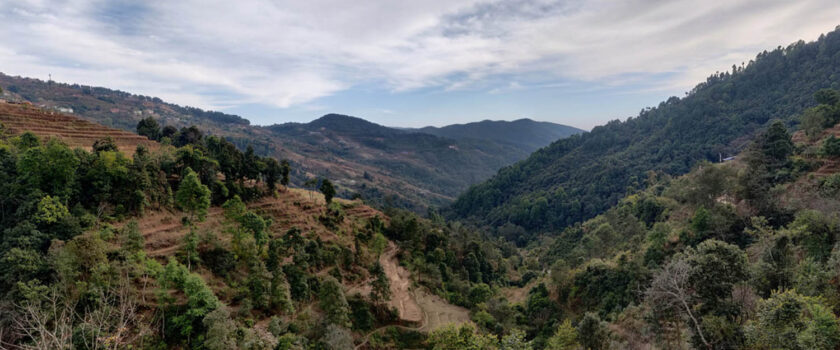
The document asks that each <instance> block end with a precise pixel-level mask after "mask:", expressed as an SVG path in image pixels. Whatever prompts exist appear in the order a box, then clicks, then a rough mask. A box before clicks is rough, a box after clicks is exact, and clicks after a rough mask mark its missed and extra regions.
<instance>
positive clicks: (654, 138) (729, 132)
mask: <svg viewBox="0 0 840 350" xmlns="http://www.w3.org/2000/svg"><path fill="white" fill-rule="evenodd" d="M838 74H840V31H834V32H831V33H828V34H826V35H823V36H821V37H820V38H819V40H817V41H815V42H811V43H805V42H802V41H800V42H797V43H795V44H792V45H790V46H788V47H785V48H782V47H779V48H778V49H776V50H773V51H769V52H762V53H760V54H759V55H758V56H757V57H756V59H755V60H753V61H750V62H749V63H746V64H743V65H740V66H733V67H732V71H731V72H721V73H716V74H714V75H712V76H710V77H709V78H708V79H707V80H706V81H705V82H703V83H701V84H699V85H697V86H696V87H695V88H694V89H693V90H692V91H690V92H688V93H687V95H686V96H685V97H683V98H677V97H672V98H670V99H668V100H667V101H664V102H662V103H660V104H659V105H658V106H656V107H654V108H645V109H644V110H642V111H641V112H640V113H639V115H638V116H636V117H632V118H628V119H627V120H626V121H623V122H621V121H613V122H610V123H607V124H606V125H603V126H599V127H596V128H594V129H593V130H592V131H591V132H589V133H585V134H582V135H577V136H573V137H570V138H568V139H563V140H559V141H557V142H555V143H553V144H552V145H550V146H548V147H545V148H543V149H541V150H539V151H537V152H535V153H534V154H532V155H531V156H530V157H529V158H528V159H526V160H524V161H521V162H519V163H516V164H514V165H511V166H508V167H505V168H503V169H501V170H500V171H499V172H498V174H497V175H495V176H494V177H493V178H491V179H490V180H488V181H486V182H484V183H481V184H478V185H475V186H473V187H472V188H470V189H469V190H468V191H467V192H466V193H465V194H463V195H462V196H461V197H459V198H458V200H457V201H456V202H455V203H454V204H453V205H452V206H451V208H450V215H449V217H451V218H461V219H469V220H471V221H474V222H476V223H477V224H479V225H483V224H486V225H490V226H491V227H499V226H501V225H504V224H507V223H510V224H512V225H515V226H518V227H521V228H524V229H525V230H526V231H528V232H529V233H531V234H533V233H537V232H545V231H561V230H563V229H564V228H565V227H568V226H570V225H573V224H575V223H579V222H581V221H583V220H586V219H588V218H591V217H594V216H595V215H598V214H600V213H602V212H603V211H604V210H606V209H607V208H609V207H610V206H612V205H614V204H616V203H617V202H618V201H619V200H620V199H621V198H623V197H624V196H625V195H626V194H627V193H629V191H633V190H634V189H638V188H642V187H644V186H645V180H646V179H647V177H648V175H647V174H648V172H650V171H654V172H662V173H666V174H670V175H679V174H684V173H686V172H688V171H689V170H690V169H691V168H692V167H693V166H694V165H696V164H697V163H698V162H701V161H718V160H719V159H720V158H721V156H722V157H727V156H732V155H735V154H736V153H738V152H739V151H740V150H742V149H743V148H744V146H745V145H746V140H748V139H749V138H750V137H751V136H750V135H753V134H754V133H755V132H756V131H758V130H761V128H763V127H765V126H766V125H767V123H768V122H769V121H771V120H775V119H779V120H782V121H783V122H784V123H785V125H787V126H792V125H795V124H796V123H797V121H796V119H795V118H794V117H795V116H796V115H798V114H799V113H801V112H802V111H803V110H804V109H805V108H807V107H809V106H813V104H814V103H813V99H812V98H811V95H812V94H813V93H814V92H815V91H817V90H819V89H821V88H838V87H840V80H838V76H840V75H838Z"/></svg>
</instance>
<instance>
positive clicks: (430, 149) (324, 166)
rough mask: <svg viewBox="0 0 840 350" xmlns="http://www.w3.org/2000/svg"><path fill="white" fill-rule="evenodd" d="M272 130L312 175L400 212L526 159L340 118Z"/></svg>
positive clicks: (444, 199)
mask: <svg viewBox="0 0 840 350" xmlns="http://www.w3.org/2000/svg"><path fill="white" fill-rule="evenodd" d="M267 129H268V130H270V131H271V132H272V133H273V135H274V139H276V140H278V141H279V140H283V141H282V142H283V143H282V146H283V148H284V150H283V151H284V152H288V153H289V154H290V156H292V157H291V159H294V160H296V161H297V163H300V164H302V165H303V166H304V167H305V168H306V170H307V171H310V172H312V173H315V174H323V175H324V176H327V177H330V178H336V179H338V182H339V183H340V184H342V185H344V186H346V187H348V188H353V189H354V190H355V191H357V192H359V193H361V194H362V196H363V197H364V198H366V199H377V198H379V199H380V200H381V201H391V204H392V205H397V206H400V207H406V206H408V207H412V206H414V203H411V202H410V201H407V200H406V199H410V200H413V201H414V202H417V201H418V200H426V201H428V203H431V204H435V205H441V204H445V203H448V202H449V201H451V200H452V199H454V197H455V196H456V195H457V194H458V193H459V192H460V191H462V190H463V189H466V188H467V187H468V186H469V185H470V184H473V183H476V182H478V181H481V180H483V179H485V178H487V177H489V176H491V175H492V173H493V172H495V170H497V169H498V168H501V167H502V166H505V165H508V164H511V163H513V162H515V161H516V160H518V159H521V158H523V157H524V156H525V155H526V154H527V153H526V152H525V151H522V150H520V149H518V148H517V147H514V146H511V145H507V144H504V143H498V142H490V141H485V140H472V139H468V140H453V139H448V138H442V137H438V136H434V135H429V134H424V133H417V132H408V131H403V130H398V129H393V128H388V127H384V126H381V125H378V124H374V123H371V122H368V121H365V120H363V119H360V118H355V117H350V116H344V115H338V114H328V115H326V116H323V117H321V118H319V119H316V120H314V121H312V122H310V123H306V124H300V123H287V124H280V125H272V126H269V127H267ZM296 155H300V156H303V157H304V158H303V159H300V160H298V159H299V158H296ZM383 189H391V190H394V191H397V192H398V193H399V194H400V195H399V196H395V193H393V192H385V191H382V190H383ZM386 197H391V199H387V198H386ZM400 202H402V203H400Z"/></svg>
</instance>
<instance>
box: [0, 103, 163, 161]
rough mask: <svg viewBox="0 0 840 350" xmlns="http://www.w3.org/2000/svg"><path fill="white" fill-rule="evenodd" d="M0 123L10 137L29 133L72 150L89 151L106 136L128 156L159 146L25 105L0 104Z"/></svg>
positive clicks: (118, 131)
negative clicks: (49, 139) (54, 141)
mask: <svg viewBox="0 0 840 350" xmlns="http://www.w3.org/2000/svg"><path fill="white" fill-rule="evenodd" d="M0 124H2V125H3V127H4V129H5V131H6V132H7V133H10V134H12V135H17V134H20V133H23V132H24V131H31V132H33V133H35V134H36V135H38V136H40V137H42V138H48V137H55V138H58V139H60V140H62V141H63V142H64V143H66V144H67V145H68V146H70V147H72V148H76V147H79V148H83V149H86V150H90V148H91V147H92V146H93V143H94V142H96V140H99V139H102V138H104V137H106V136H109V137H111V138H112V139H114V142H115V143H116V144H117V147H119V149H120V151H122V152H123V153H125V154H126V155H128V156H129V157H130V156H131V155H132V154H134V150H135V149H136V148H137V146H138V145H141V144H142V145H145V146H146V147H148V148H149V149H157V148H158V147H160V145H159V144H158V143H157V142H154V141H151V140H149V139H147V138H146V137H143V136H140V135H137V134H133V133H130V132H127V131H123V130H118V129H112V128H109V127H105V126H102V125H99V124H96V123H91V122H89V121H86V120H83V119H81V118H77V117H74V116H70V115H66V114H60V113H57V112H53V111H48V110H43V109H40V108H38V107H34V106H31V105H25V104H11V103H4V102H0Z"/></svg>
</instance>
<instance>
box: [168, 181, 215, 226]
mask: <svg viewBox="0 0 840 350" xmlns="http://www.w3.org/2000/svg"><path fill="white" fill-rule="evenodd" d="M175 203H176V204H177V205H178V207H179V208H181V210H184V211H186V212H188V213H189V214H190V217H189V222H190V223H192V221H193V218H196V217H197V218H198V220H199V221H204V217H205V216H207V208H209V207H210V189H208V188H207V186H204V185H202V184H201V181H200V180H199V179H198V175H197V174H196V173H195V172H194V171H193V170H192V169H191V168H187V169H186V171H185V174H184V179H183V180H181V184H180V185H179V186H178V192H177V193H176V194H175Z"/></svg>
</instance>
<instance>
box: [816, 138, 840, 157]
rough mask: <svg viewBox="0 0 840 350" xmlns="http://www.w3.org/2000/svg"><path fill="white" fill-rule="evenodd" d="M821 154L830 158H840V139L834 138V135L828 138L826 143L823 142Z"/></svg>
mask: <svg viewBox="0 0 840 350" xmlns="http://www.w3.org/2000/svg"><path fill="white" fill-rule="evenodd" d="M820 153H822V154H823V155H825V156H829V157H837V156H840V139H838V138H836V137H834V135H831V136H829V137H827V138H826V139H825V141H823V144H822V148H820Z"/></svg>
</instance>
